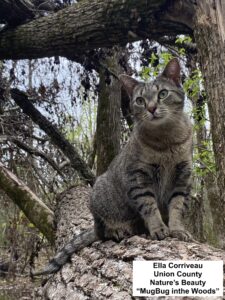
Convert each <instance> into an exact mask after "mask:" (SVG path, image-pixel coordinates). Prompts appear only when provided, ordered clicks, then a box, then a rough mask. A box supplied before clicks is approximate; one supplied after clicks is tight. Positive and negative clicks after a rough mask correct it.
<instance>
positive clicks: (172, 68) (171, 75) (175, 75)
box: [161, 58, 181, 86]
mask: <svg viewBox="0 0 225 300" xmlns="http://www.w3.org/2000/svg"><path fill="white" fill-rule="evenodd" d="M180 70H181V68H180V64H179V61H178V59H177V58H173V59H171V60H170V61H169V62H168V64H167V65H166V67H165V69H164V71H163V72H162V74H161V76H163V77H166V78H168V79H171V80H172V81H173V82H174V83H175V84H176V85H177V86H180V83H181V74H180Z"/></svg>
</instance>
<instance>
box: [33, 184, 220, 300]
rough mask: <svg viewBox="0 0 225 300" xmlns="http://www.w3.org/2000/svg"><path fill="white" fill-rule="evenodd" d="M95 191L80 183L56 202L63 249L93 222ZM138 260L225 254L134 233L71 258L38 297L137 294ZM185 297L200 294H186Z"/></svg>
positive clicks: (72, 299)
mask: <svg viewBox="0 0 225 300" xmlns="http://www.w3.org/2000/svg"><path fill="white" fill-rule="evenodd" d="M90 191H91V189H90V188H87V187H81V186H80V187H79V186H77V187H74V188H72V189H70V190H69V191H67V192H64V193H63V194H61V195H60V197H59V199H58V200H59V201H58V207H57V224H58V230H57V243H56V245H57V248H58V249H59V248H60V247H61V246H62V245H63V244H64V243H65V242H66V241H68V240H69V239H70V238H71V236H72V235H73V234H74V233H76V234H77V233H78V232H79V231H80V230H84V229H86V228H89V227H90V226H91V225H92V223H93V221H92V217H91V216H90V213H89V210H88V201H89V193H90ZM134 259H142V260H143V259H145V260H224V261H225V253H224V252H223V251H222V250H219V249H215V248H212V247H210V246H208V245H206V244H200V243H197V242H196V243H185V242H180V241H177V240H176V239H170V238H167V239H166V240H164V241H160V242H159V241H151V240H149V239H148V238H146V237H145V236H141V237H140V236H134V237H131V238H129V239H125V240H123V241H122V242H120V243H115V242H113V241H107V242H104V243H103V242H95V243H94V244H93V245H92V246H91V247H87V248H85V249H83V250H82V251H80V252H79V253H76V254H74V255H73V256H72V259H71V263H67V264H66V265H65V266H64V267H63V268H62V270H61V271H60V272H58V273H57V274H56V275H54V276H53V277H51V278H50V280H49V281H47V283H46V284H45V285H44V287H43V289H39V290H38V292H37V295H39V297H37V299H48V300H61V299H66V300H76V299H79V300H84V299H85V300H87V299H90V300H103V299H112V300H129V299H135V298H132V262H133V260H134ZM143 299H144V298H143ZM150 299H152V300H154V299H159V298H157V297H151V298H150ZM163 299H168V300H172V299H176V300H178V299H184V298H182V297H180V298H179V297H177V298H173V297H165V298H163ZM185 299H186V300H187V299H195V298H194V297H185ZM196 299H199V300H200V299H205V298H204V297H203V298H201V297H200V298H196ZM215 299H216V298H215Z"/></svg>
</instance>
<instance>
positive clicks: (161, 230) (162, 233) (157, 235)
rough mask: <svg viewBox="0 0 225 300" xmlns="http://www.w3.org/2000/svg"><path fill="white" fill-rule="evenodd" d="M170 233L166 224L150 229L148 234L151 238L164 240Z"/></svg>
mask: <svg viewBox="0 0 225 300" xmlns="http://www.w3.org/2000/svg"><path fill="white" fill-rule="evenodd" d="M169 234H170V232H169V228H168V227H167V226H166V225H161V226H159V227H156V228H154V229H151V231H150V235H151V239H152V240H164V239H165V238H166V237H168V236H169Z"/></svg>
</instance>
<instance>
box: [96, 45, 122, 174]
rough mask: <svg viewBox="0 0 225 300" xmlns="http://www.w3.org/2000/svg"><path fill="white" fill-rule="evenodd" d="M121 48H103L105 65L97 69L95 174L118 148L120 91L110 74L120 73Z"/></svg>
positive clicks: (114, 154)
mask: <svg viewBox="0 0 225 300" xmlns="http://www.w3.org/2000/svg"><path fill="white" fill-rule="evenodd" d="M120 56H121V49H116V48H114V49H113V50H111V51H107V50H105V59H104V61H102V63H103V64H104V66H105V67H103V66H100V71H99V75H100V76H99V80H100V83H99V97H98V112H97V141H96V142H97V175H98V176H99V175H101V174H102V173H104V172H105V171H106V170H107V168H108V166H109V164H110V163H111V161H112V160H113V158H114V157H115V156H116V155H117V154H118V153H119V150H120V137H121V124H120V123H121V121H120V117H121V116H120V107H121V91H120V83H119V82H118V79H116V78H114V77H113V76H112V75H110V73H109V71H108V70H107V68H108V69H109V70H113V71H114V72H115V73H116V74H120V73H122V68H121V67H120V65H119V59H120Z"/></svg>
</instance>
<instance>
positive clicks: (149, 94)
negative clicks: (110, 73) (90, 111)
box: [119, 58, 184, 125]
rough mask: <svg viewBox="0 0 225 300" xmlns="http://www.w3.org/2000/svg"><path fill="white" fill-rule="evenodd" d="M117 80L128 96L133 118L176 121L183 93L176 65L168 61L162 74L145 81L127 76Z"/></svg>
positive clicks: (145, 120) (181, 108) (174, 60)
mask: <svg viewBox="0 0 225 300" xmlns="http://www.w3.org/2000/svg"><path fill="white" fill-rule="evenodd" d="M119 78H120V81H121V83H122V85H123V87H124V88H125V90H126V91H127V93H128V95H129V97H130V108H131V112H132V114H133V115H134V117H135V120H136V121H143V122H144V123H151V124H152V125H153V124H154V125H159V124H165V123H168V122H171V121H172V122H174V121H176V118H177V116H178V115H179V114H180V113H181V112H182V111H183V107H184V92H183V89H182V88H181V85H180V64H179V62H178V60H177V59H176V58H173V59H172V60H170V62H169V63H168V64H167V65H166V67H165V69H164V71H163V72H162V74H160V75H159V76H158V77H157V78H156V79H155V80H154V81H152V82H149V83H144V82H139V81H137V80H135V79H134V78H132V77H130V76H127V75H123V74H122V75H120V76H119Z"/></svg>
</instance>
